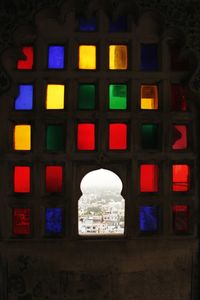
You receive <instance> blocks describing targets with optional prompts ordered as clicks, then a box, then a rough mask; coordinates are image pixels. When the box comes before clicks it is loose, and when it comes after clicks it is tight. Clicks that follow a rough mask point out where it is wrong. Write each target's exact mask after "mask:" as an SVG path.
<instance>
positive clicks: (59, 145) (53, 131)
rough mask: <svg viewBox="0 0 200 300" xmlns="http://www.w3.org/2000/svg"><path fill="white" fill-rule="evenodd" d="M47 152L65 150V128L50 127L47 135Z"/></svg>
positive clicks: (58, 126)
mask: <svg viewBox="0 0 200 300" xmlns="http://www.w3.org/2000/svg"><path fill="white" fill-rule="evenodd" d="M46 147H47V150H52V151H60V150H63V148H64V141H63V128H62V126H61V125H49V126H48V127H47V135H46Z"/></svg>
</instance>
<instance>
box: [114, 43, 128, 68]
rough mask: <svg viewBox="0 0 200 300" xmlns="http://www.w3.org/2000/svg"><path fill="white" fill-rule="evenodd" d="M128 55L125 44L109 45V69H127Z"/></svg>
mask: <svg viewBox="0 0 200 300" xmlns="http://www.w3.org/2000/svg"><path fill="white" fill-rule="evenodd" d="M127 66H128V55H127V46H126V45H110V46H109V69H110V70H127Z"/></svg>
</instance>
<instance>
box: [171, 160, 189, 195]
mask: <svg viewBox="0 0 200 300" xmlns="http://www.w3.org/2000/svg"><path fill="white" fill-rule="evenodd" d="M189 171H190V169H189V166H188V165H173V166H172V190H173V191H174V192H187V191H188V190H189V177H190V172H189Z"/></svg>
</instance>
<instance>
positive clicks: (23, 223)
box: [13, 208, 31, 235]
mask: <svg viewBox="0 0 200 300" xmlns="http://www.w3.org/2000/svg"><path fill="white" fill-rule="evenodd" d="M30 233H31V221H30V208H13V234H15V235H29V234H30Z"/></svg>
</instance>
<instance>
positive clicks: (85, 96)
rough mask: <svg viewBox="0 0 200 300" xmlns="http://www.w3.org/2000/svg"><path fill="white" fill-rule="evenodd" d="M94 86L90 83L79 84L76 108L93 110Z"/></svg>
mask: <svg viewBox="0 0 200 300" xmlns="http://www.w3.org/2000/svg"><path fill="white" fill-rule="evenodd" d="M95 98H96V86H95V84H90V83H81V84H80V85H79V90H78V108H79V109H89V110H92V109H95V106H96V101H95Z"/></svg>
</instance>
